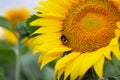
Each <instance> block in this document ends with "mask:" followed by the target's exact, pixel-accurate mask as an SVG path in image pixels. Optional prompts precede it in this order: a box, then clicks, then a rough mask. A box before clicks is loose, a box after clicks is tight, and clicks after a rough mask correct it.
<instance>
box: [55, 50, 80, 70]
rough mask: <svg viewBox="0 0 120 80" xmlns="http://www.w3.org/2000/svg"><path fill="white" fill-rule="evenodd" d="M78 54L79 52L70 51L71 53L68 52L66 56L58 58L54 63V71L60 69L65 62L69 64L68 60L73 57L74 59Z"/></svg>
mask: <svg viewBox="0 0 120 80" xmlns="http://www.w3.org/2000/svg"><path fill="white" fill-rule="evenodd" d="M79 55H80V53H76V52H72V53H70V54H68V55H67V56H65V57H63V58H62V59H60V60H59V61H58V62H57V63H56V65H55V71H57V70H60V69H62V68H63V67H65V66H66V65H67V64H69V62H70V61H72V60H73V59H75V58H76V57H78V56H79Z"/></svg>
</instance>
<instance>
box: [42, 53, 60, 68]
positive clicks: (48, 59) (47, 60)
mask: <svg viewBox="0 0 120 80" xmlns="http://www.w3.org/2000/svg"><path fill="white" fill-rule="evenodd" d="M58 57H60V55H58V56H53V55H51V56H46V57H45V58H44V59H43V60H42V64H41V68H40V69H43V67H44V66H45V65H46V64H48V63H49V62H51V61H53V60H55V59H57V58H58Z"/></svg>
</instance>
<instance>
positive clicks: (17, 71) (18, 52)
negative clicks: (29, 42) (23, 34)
mask: <svg viewBox="0 0 120 80" xmlns="http://www.w3.org/2000/svg"><path fill="white" fill-rule="evenodd" d="M20 54H21V38H19V40H18V47H17V50H16V72H15V80H20V70H21V63H20Z"/></svg>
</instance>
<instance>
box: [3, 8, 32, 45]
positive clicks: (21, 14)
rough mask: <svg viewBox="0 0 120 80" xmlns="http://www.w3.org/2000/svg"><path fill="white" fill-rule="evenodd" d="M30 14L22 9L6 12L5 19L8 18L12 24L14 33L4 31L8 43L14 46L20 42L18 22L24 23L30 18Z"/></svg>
mask: <svg viewBox="0 0 120 80" xmlns="http://www.w3.org/2000/svg"><path fill="white" fill-rule="evenodd" d="M29 16H30V12H29V10H27V9H26V8H20V9H9V10H7V11H6V12H5V18H7V19H8V20H9V21H10V22H11V23H12V28H13V30H14V32H12V31H10V30H7V29H3V32H4V33H3V34H4V37H5V39H7V41H8V42H10V43H12V44H14V43H17V42H18V39H17V37H16V36H17V35H18V33H17V32H16V25H17V23H18V22H22V21H24V20H26V19H27V18H29Z"/></svg>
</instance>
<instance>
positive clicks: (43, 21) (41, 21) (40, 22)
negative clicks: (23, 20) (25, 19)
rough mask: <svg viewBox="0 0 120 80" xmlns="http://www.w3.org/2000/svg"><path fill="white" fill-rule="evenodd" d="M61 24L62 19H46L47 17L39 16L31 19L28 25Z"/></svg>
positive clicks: (47, 25) (46, 25)
mask: <svg viewBox="0 0 120 80" xmlns="http://www.w3.org/2000/svg"><path fill="white" fill-rule="evenodd" d="M62 24H63V22H62V21H58V20H53V19H47V18H40V19H36V20H34V21H32V22H31V23H30V26H45V27H50V26H61V25H62Z"/></svg>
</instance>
